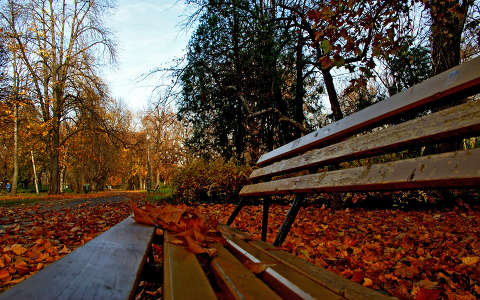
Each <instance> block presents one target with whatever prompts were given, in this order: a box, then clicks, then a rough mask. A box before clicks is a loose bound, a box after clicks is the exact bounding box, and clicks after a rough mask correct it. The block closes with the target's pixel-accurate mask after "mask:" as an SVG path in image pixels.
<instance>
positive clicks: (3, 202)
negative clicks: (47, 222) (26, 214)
mask: <svg viewBox="0 0 480 300" xmlns="http://www.w3.org/2000/svg"><path fill="white" fill-rule="evenodd" d="M44 200H45V196H38V197H32V198H24V197H21V198H20V197H15V198H13V197H12V198H11V199H8V198H6V199H4V198H3V199H0V207H10V206H16V205H22V204H23V205H25V204H34V203H37V202H40V201H44Z"/></svg>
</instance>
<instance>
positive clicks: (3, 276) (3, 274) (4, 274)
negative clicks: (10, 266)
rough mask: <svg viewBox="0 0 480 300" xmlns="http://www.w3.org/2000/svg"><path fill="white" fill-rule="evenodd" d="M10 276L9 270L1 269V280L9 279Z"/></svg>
mask: <svg viewBox="0 0 480 300" xmlns="http://www.w3.org/2000/svg"><path fill="white" fill-rule="evenodd" d="M10 278H11V277H10V273H8V271H7V270H0V281H7V280H10Z"/></svg>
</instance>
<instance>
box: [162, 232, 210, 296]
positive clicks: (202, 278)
mask: <svg viewBox="0 0 480 300" xmlns="http://www.w3.org/2000/svg"><path fill="white" fill-rule="evenodd" d="M172 239H174V238H173V236H172V235H171V234H169V233H167V232H165V234H164V244H163V253H164V256H163V257H164V262H163V273H164V275H163V280H164V284H163V299H165V300H173V299H175V300H182V299H185V300H187V299H206V300H208V299H217V297H216V296H215V293H214V292H213V289H212V287H211V286H210V282H209V281H208V278H207V276H206V275H205V273H204V272H203V270H202V267H201V266H200V264H199V262H198V260H197V257H196V256H195V254H193V253H192V252H189V251H188V250H187V249H185V248H184V247H182V246H178V245H174V244H172V243H170V241H171V240H172Z"/></svg>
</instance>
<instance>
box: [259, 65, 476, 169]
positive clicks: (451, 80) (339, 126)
mask: <svg viewBox="0 0 480 300" xmlns="http://www.w3.org/2000/svg"><path fill="white" fill-rule="evenodd" d="M479 85H480V57H477V58H475V59H473V60H471V61H469V62H466V63H464V64H461V65H459V66H456V67H454V68H452V69H449V70H447V71H445V72H443V73H441V74H439V75H437V76H435V77H432V78H430V79H427V80H425V81H424V82H422V83H420V84H417V85H415V86H413V87H411V88H409V89H407V90H405V91H403V92H401V93H398V94H396V95H393V96H392V97H390V98H389V99H388V100H385V101H381V102H378V103H376V104H374V105H371V106H369V107H367V108H365V109H363V110H361V111H358V112H356V113H353V114H351V115H349V116H347V117H345V118H343V119H341V120H339V121H337V122H335V123H332V124H330V125H328V126H325V127H323V128H320V129H319V130H317V131H314V132H312V133H310V134H307V135H305V136H303V137H301V138H299V139H296V140H295V141H293V142H290V143H288V144H286V145H283V146H281V147H279V148H277V149H274V150H272V151H270V152H268V153H266V154H264V155H262V156H261V157H260V159H259V160H258V161H257V164H258V165H260V166H261V165H265V164H266V163H269V162H273V161H278V160H280V159H282V158H284V157H287V156H292V155H294V154H298V153H301V152H305V151H307V150H309V149H312V148H313V147H315V146H319V145H320V144H325V143H327V142H330V141H338V140H340V139H343V138H345V137H348V136H351V135H352V134H354V133H356V132H358V131H360V130H362V129H366V128H369V127H371V126H373V125H375V124H378V123H380V122H381V121H384V120H386V119H388V118H390V117H393V116H396V115H399V114H401V113H403V112H405V111H407V110H411V109H414V108H417V107H420V106H422V105H425V104H427V103H430V102H433V101H436V100H439V99H441V98H445V97H447V96H450V95H452V94H455V93H459V92H462V91H466V90H470V91H472V92H473V91H474V90H477V89H478V87H479Z"/></svg>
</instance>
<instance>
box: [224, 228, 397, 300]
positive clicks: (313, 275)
mask: <svg viewBox="0 0 480 300" xmlns="http://www.w3.org/2000/svg"><path fill="white" fill-rule="evenodd" d="M221 228H222V231H223V232H226V233H228V234H230V236H231V235H232V234H234V235H235V234H236V235H237V236H238V235H242V234H243V233H242V232H241V231H240V230H238V229H236V228H232V227H229V226H224V225H222V226H221ZM248 243H249V244H250V245H251V246H252V247H255V248H258V249H259V250H261V251H264V252H265V253H266V254H267V255H269V256H273V257H274V258H275V259H277V260H280V261H282V263H284V264H286V265H288V266H289V267H290V268H292V269H295V270H297V271H299V272H301V273H302V274H303V275H305V276H306V277H308V278H310V279H312V280H314V281H316V282H318V283H319V284H320V285H322V286H324V287H326V288H328V289H330V290H332V291H333V292H334V293H336V294H338V295H341V296H343V297H345V298H346V299H348V300H357V299H358V300H368V299H373V300H393V299H397V298H395V297H391V296H388V295H384V294H381V293H380V292H378V291H375V290H372V289H369V288H366V287H364V286H361V285H359V284H357V283H355V282H353V281H350V280H348V279H346V278H343V277H342V276H340V275H337V274H335V273H333V272H330V271H327V270H325V269H324V268H321V267H318V266H315V265H313V264H311V263H309V262H307V261H305V260H303V259H301V258H298V257H296V256H294V255H292V254H290V253H287V252H285V251H283V250H281V249H279V248H277V247H274V246H272V245H270V244H268V243H265V242H262V241H258V240H254V241H249V242H248Z"/></svg>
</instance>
